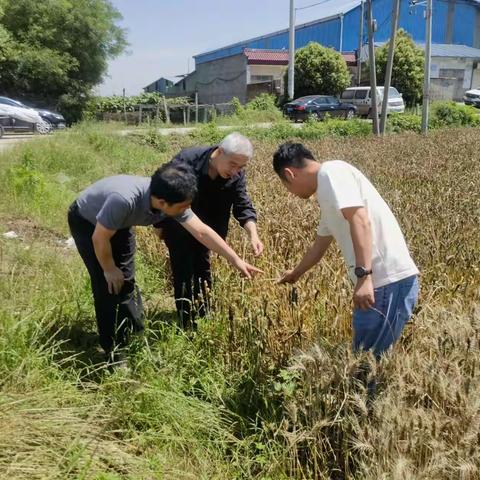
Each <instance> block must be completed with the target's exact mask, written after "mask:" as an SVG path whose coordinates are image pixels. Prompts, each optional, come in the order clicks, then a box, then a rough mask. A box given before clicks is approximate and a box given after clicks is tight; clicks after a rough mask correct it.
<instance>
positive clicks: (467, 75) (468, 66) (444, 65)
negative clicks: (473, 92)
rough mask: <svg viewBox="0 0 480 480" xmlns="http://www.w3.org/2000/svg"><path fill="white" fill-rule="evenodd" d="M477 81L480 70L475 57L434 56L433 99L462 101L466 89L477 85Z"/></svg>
mask: <svg viewBox="0 0 480 480" xmlns="http://www.w3.org/2000/svg"><path fill="white" fill-rule="evenodd" d="M475 66H477V68H476V69H474V67H475ZM477 81H480V72H479V69H478V65H476V62H475V61H474V60H473V59H471V58H445V57H432V69H431V84H432V90H431V97H432V100H455V101H461V100H462V98H463V94H464V93H465V91H466V90H470V89H471V88H473V87H475V86H476V85H477V83H476V82H477ZM472 84H473V86H472Z"/></svg>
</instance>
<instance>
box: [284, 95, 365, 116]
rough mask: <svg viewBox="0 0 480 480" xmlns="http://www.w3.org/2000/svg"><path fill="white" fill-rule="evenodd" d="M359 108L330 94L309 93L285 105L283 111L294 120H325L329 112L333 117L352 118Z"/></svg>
mask: <svg viewBox="0 0 480 480" xmlns="http://www.w3.org/2000/svg"><path fill="white" fill-rule="evenodd" d="M356 111H357V109H356V108H355V106H354V105H352V104H351V103H342V102H340V101H339V100H338V98H336V97H333V96H328V95H308V96H306V97H300V98H297V99H296V100H293V101H292V102H288V103H286V104H285V105H284V106H283V113H284V115H286V116H287V117H288V118H290V119H291V120H294V121H298V120H306V119H307V118H315V119H318V120H323V119H324V118H325V116H326V115H327V114H329V115H330V116H332V117H337V118H338V117H340V118H345V119H350V118H353V117H354V116H355V113H356Z"/></svg>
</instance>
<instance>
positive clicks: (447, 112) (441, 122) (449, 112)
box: [432, 102, 480, 127]
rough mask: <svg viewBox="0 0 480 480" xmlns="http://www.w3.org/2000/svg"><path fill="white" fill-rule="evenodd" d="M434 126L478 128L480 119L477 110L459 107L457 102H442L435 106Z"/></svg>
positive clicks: (464, 106)
mask: <svg viewBox="0 0 480 480" xmlns="http://www.w3.org/2000/svg"><path fill="white" fill-rule="evenodd" d="M432 125H433V126H434V127H466V126H468V127H476V126H480V118H479V117H478V115H477V111H476V110H475V108H473V107H470V106H468V105H458V104H456V103H455V102H445V103H443V102H441V103H437V104H434V105H433V108H432Z"/></svg>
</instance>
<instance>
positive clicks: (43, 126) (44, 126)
mask: <svg viewBox="0 0 480 480" xmlns="http://www.w3.org/2000/svg"><path fill="white" fill-rule="evenodd" d="M35 131H36V132H38V133H39V134H40V135H47V134H48V133H50V132H51V131H52V124H51V123H50V122H49V121H46V120H43V121H42V122H38V123H37V124H35Z"/></svg>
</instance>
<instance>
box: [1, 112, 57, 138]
mask: <svg viewBox="0 0 480 480" xmlns="http://www.w3.org/2000/svg"><path fill="white" fill-rule="evenodd" d="M0 131H1V133H2V135H3V133H4V132H5V131H7V132H25V131H31V132H38V133H42V134H44V133H48V132H50V131H51V126H50V125H49V124H47V123H46V122H45V121H44V120H43V119H42V117H40V114H39V113H38V112H37V111H36V110H33V109H32V108H24V107H14V106H12V105H5V104H0Z"/></svg>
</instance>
